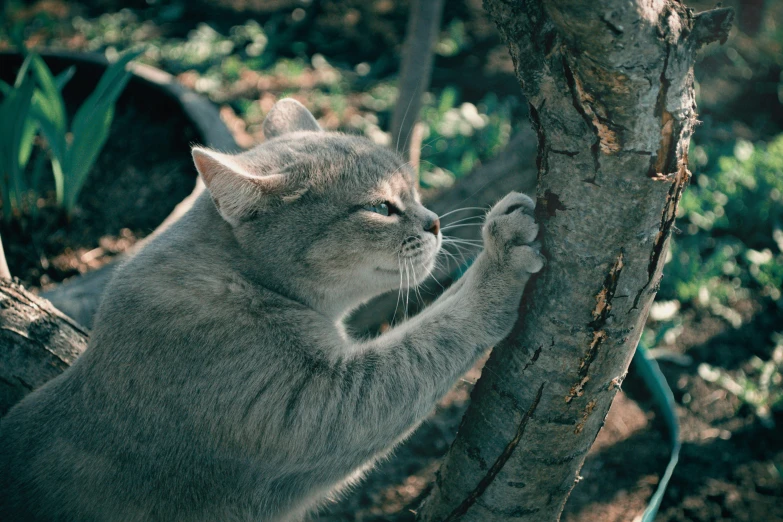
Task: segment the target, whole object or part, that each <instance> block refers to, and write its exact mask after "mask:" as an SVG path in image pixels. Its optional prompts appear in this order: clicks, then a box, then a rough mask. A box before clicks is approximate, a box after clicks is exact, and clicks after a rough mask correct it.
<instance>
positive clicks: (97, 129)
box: [64, 104, 114, 214]
mask: <svg viewBox="0 0 783 522" xmlns="http://www.w3.org/2000/svg"><path fill="white" fill-rule="evenodd" d="M113 119H114V105H105V104H104V107H103V108H102V110H101V111H100V112H98V113H96V114H95V115H94V118H93V120H92V122H90V123H89V124H88V125H86V126H83V127H80V128H78V129H77V128H76V127H74V132H73V142H72V143H71V147H70V148H69V149H68V163H67V164H66V165H64V174H65V197H64V206H65V211H66V212H67V213H69V214H70V213H71V212H72V211H73V209H74V207H75V206H76V200H77V198H78V197H79V193H80V192H81V190H82V187H83V186H84V183H85V181H87V175H88V174H89V173H90V170H91V169H92V166H93V164H94V163H95V160H97V159H98V154H99V153H100V151H101V149H102V148H103V145H104V144H105V143H106V140H107V139H108V137H109V130H110V129H111V122H112V120H113ZM77 132H78V134H77Z"/></svg>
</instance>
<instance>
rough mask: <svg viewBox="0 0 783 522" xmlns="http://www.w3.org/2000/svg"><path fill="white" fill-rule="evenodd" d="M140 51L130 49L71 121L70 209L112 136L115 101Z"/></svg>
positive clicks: (67, 174) (67, 187)
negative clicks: (127, 66)
mask: <svg viewBox="0 0 783 522" xmlns="http://www.w3.org/2000/svg"><path fill="white" fill-rule="evenodd" d="M139 54H141V53H140V52H135V53H126V54H125V55H123V56H122V57H121V58H120V59H119V60H117V61H116V62H114V63H113V64H112V65H111V66H109V68H108V69H106V72H105V73H103V76H101V79H100V81H99V82H98V85H97V87H96V88H95V91H93V92H92V94H90V96H89V97H88V98H87V100H85V102H84V103H83V104H82V106H81V107H79V109H78V110H77V111H76V115H75V116H74V118H73V123H72V124H71V138H72V141H71V144H70V146H69V147H68V150H67V153H66V158H65V161H64V162H63V165H62V167H63V175H64V177H65V179H64V190H65V194H64V197H63V204H64V206H65V210H66V212H68V213H70V212H71V211H72V210H73V208H74V207H75V206H76V200H77V198H78V197H79V193H80V192H81V190H82V187H83V186H84V183H85V181H86V180H87V175H88V174H89V172H90V170H91V169H92V166H93V164H94V163H95V160H97V159H98V154H99V153H100V151H101V149H102V148H103V145H104V144H105V143H106V140H107V139H108V137H109V130H110V128H111V122H112V120H113V118H114V104H115V102H116V101H117V98H119V96H120V94H121V93H122V91H123V89H124V88H125V86H126V85H127V83H128V81H129V80H130V78H131V74H130V72H128V71H127V70H126V69H125V67H126V65H127V64H128V62H130V61H131V60H132V59H133V58H135V57H136V56H138V55H139Z"/></svg>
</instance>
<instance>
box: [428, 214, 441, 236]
mask: <svg viewBox="0 0 783 522" xmlns="http://www.w3.org/2000/svg"><path fill="white" fill-rule="evenodd" d="M424 230H426V231H427V232H432V233H433V234H435V235H436V236H437V235H438V232H440V219H438V218H435V219H433V220H431V221H430V222H429V223H427V224H426V225H425V226H424Z"/></svg>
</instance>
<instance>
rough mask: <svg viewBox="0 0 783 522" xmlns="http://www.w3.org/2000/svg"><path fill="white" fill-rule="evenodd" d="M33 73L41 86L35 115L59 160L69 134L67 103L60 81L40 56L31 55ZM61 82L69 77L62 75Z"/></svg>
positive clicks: (34, 101) (34, 105) (35, 98)
mask: <svg viewBox="0 0 783 522" xmlns="http://www.w3.org/2000/svg"><path fill="white" fill-rule="evenodd" d="M30 59H31V63H32V68H33V72H34V73H35V78H36V80H37V82H38V85H39V86H40V90H36V92H35V94H34V95H33V115H34V118H35V119H36V120H38V121H39V122H40V123H41V129H42V132H43V133H44V137H45V138H46V140H47V141H48V142H49V146H50V147H51V148H52V150H53V151H54V153H55V155H56V156H58V157H59V158H62V157H63V154H64V152H65V135H66V133H67V120H66V115H65V114H66V113H65V101H64V100H63V97H62V95H61V94H60V87H59V84H58V81H57V80H56V79H55V77H54V76H52V72H51V71H50V70H49V67H47V65H46V63H44V61H43V60H42V59H41V57H40V56H35V55H30ZM66 72H67V71H66ZM61 77H62V78H61V79H60V82H59V83H61V84H62V85H65V83H64V82H67V81H68V75H65V76H63V75H61Z"/></svg>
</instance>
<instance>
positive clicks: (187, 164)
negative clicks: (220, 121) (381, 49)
mask: <svg viewBox="0 0 783 522" xmlns="http://www.w3.org/2000/svg"><path fill="white" fill-rule="evenodd" d="M4 59H9V58H8V57H4ZM5 63H6V62H5V61H4V62H3V64H4V65H5ZM62 65H63V64H60V63H54V64H53V65H52V69H53V71H54V72H55V73H56V72H57V71H58V70H59V69H61V68H62ZM17 67H18V66H17ZM17 67H7V68H6V67H5V66H4V67H3V68H2V69H3V71H4V72H6V71H8V72H11V73H13V72H15V70H16V68H17ZM96 72H97V71H96V70H95V69H94V68H93V67H92V66H81V65H80V66H77V72H76V75H75V76H74V78H73V80H71V83H69V84H68V86H67V87H66V88H65V90H64V92H63V97H64V98H65V101H66V108H67V110H68V111H69V112H70V113H71V114H73V112H75V109H76V108H77V107H78V106H79V105H80V104H81V102H82V101H83V99H84V97H85V95H86V94H87V93H88V92H89V89H90V88H91V87H90V86H94V85H95V82H96V81H97V75H96V74H95V73H96ZM3 76H5V74H3ZM4 79H5V78H4ZM91 81H92V83H91ZM198 139H199V138H198V135H197V134H196V132H195V130H194V128H193V126H192V124H191V123H190V122H189V121H188V120H187V118H186V116H185V115H184V114H183V113H182V111H181V109H179V106H178V105H176V103H174V102H173V101H172V100H170V99H168V98H165V97H164V96H163V95H162V94H161V93H159V92H151V91H150V88H149V87H145V86H144V85H143V84H142V83H141V82H132V83H130V84H129V85H128V87H127V88H126V90H125V92H124V93H123V95H122V96H121V97H120V99H119V101H118V104H117V108H116V114H115V118H114V121H113V123H112V127H111V133H110V136H109V139H108V141H107V142H106V145H105V146H104V148H103V150H102V151H101V153H100V155H99V157H98V160H97V162H96V164H95V166H94V167H93V169H92V171H91V172H90V174H89V176H88V179H87V182H86V184H85V186H84V188H83V190H82V192H81V195H80V197H79V200H78V204H77V207H76V209H75V211H74V212H73V215H72V216H70V218H68V217H67V216H65V215H64V213H63V212H62V211H61V210H60V209H59V208H57V206H56V202H55V195H54V180H53V178H52V175H51V170H49V171H46V172H45V173H44V176H43V179H44V182H43V187H42V188H43V190H42V191H41V194H42V197H40V198H39V199H38V201H37V205H36V206H37V207H38V208H37V215H32V214H31V213H29V212H28V213H26V214H25V215H24V216H23V217H22V219H20V220H15V221H13V222H11V223H10V224H5V223H3V224H2V225H1V228H0V233H1V234H2V238H3V245H4V247H5V254H6V258H7V260H8V265H9V268H10V271H11V274H12V275H13V276H15V277H18V278H19V279H20V280H21V282H22V283H23V284H24V285H25V286H26V287H27V288H28V289H33V290H36V289H42V290H46V289H47V288H48V287H50V286H52V285H53V284H55V283H58V282H61V281H63V280H65V279H67V278H69V277H72V276H75V275H78V274H80V273H84V272H86V271H88V270H93V269H95V268H98V267H100V266H102V265H104V264H106V263H108V262H109V261H111V260H112V259H113V258H114V257H116V256H117V255H119V254H121V253H122V252H124V251H125V250H127V249H128V248H130V247H131V246H133V244H134V243H136V242H137V241H138V240H140V239H142V238H143V237H145V236H147V235H148V234H149V233H150V232H152V231H153V230H154V229H155V228H156V227H157V225H158V224H160V222H161V221H163V219H164V218H165V217H166V216H167V215H168V214H169V213H170V212H171V211H172V210H173V208H174V206H175V205H176V204H177V203H179V202H180V201H181V200H182V199H183V198H184V197H186V196H187V195H188V194H189V193H190V192H191V191H192V190H193V186H194V183H195V169H194V168H193V166H192V162H191V159H190V152H189V150H190V147H189V145H190V143H193V142H195V141H198ZM34 159H35V158H33V159H32V160H31V163H32V161H34ZM47 163H48V162H47Z"/></svg>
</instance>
